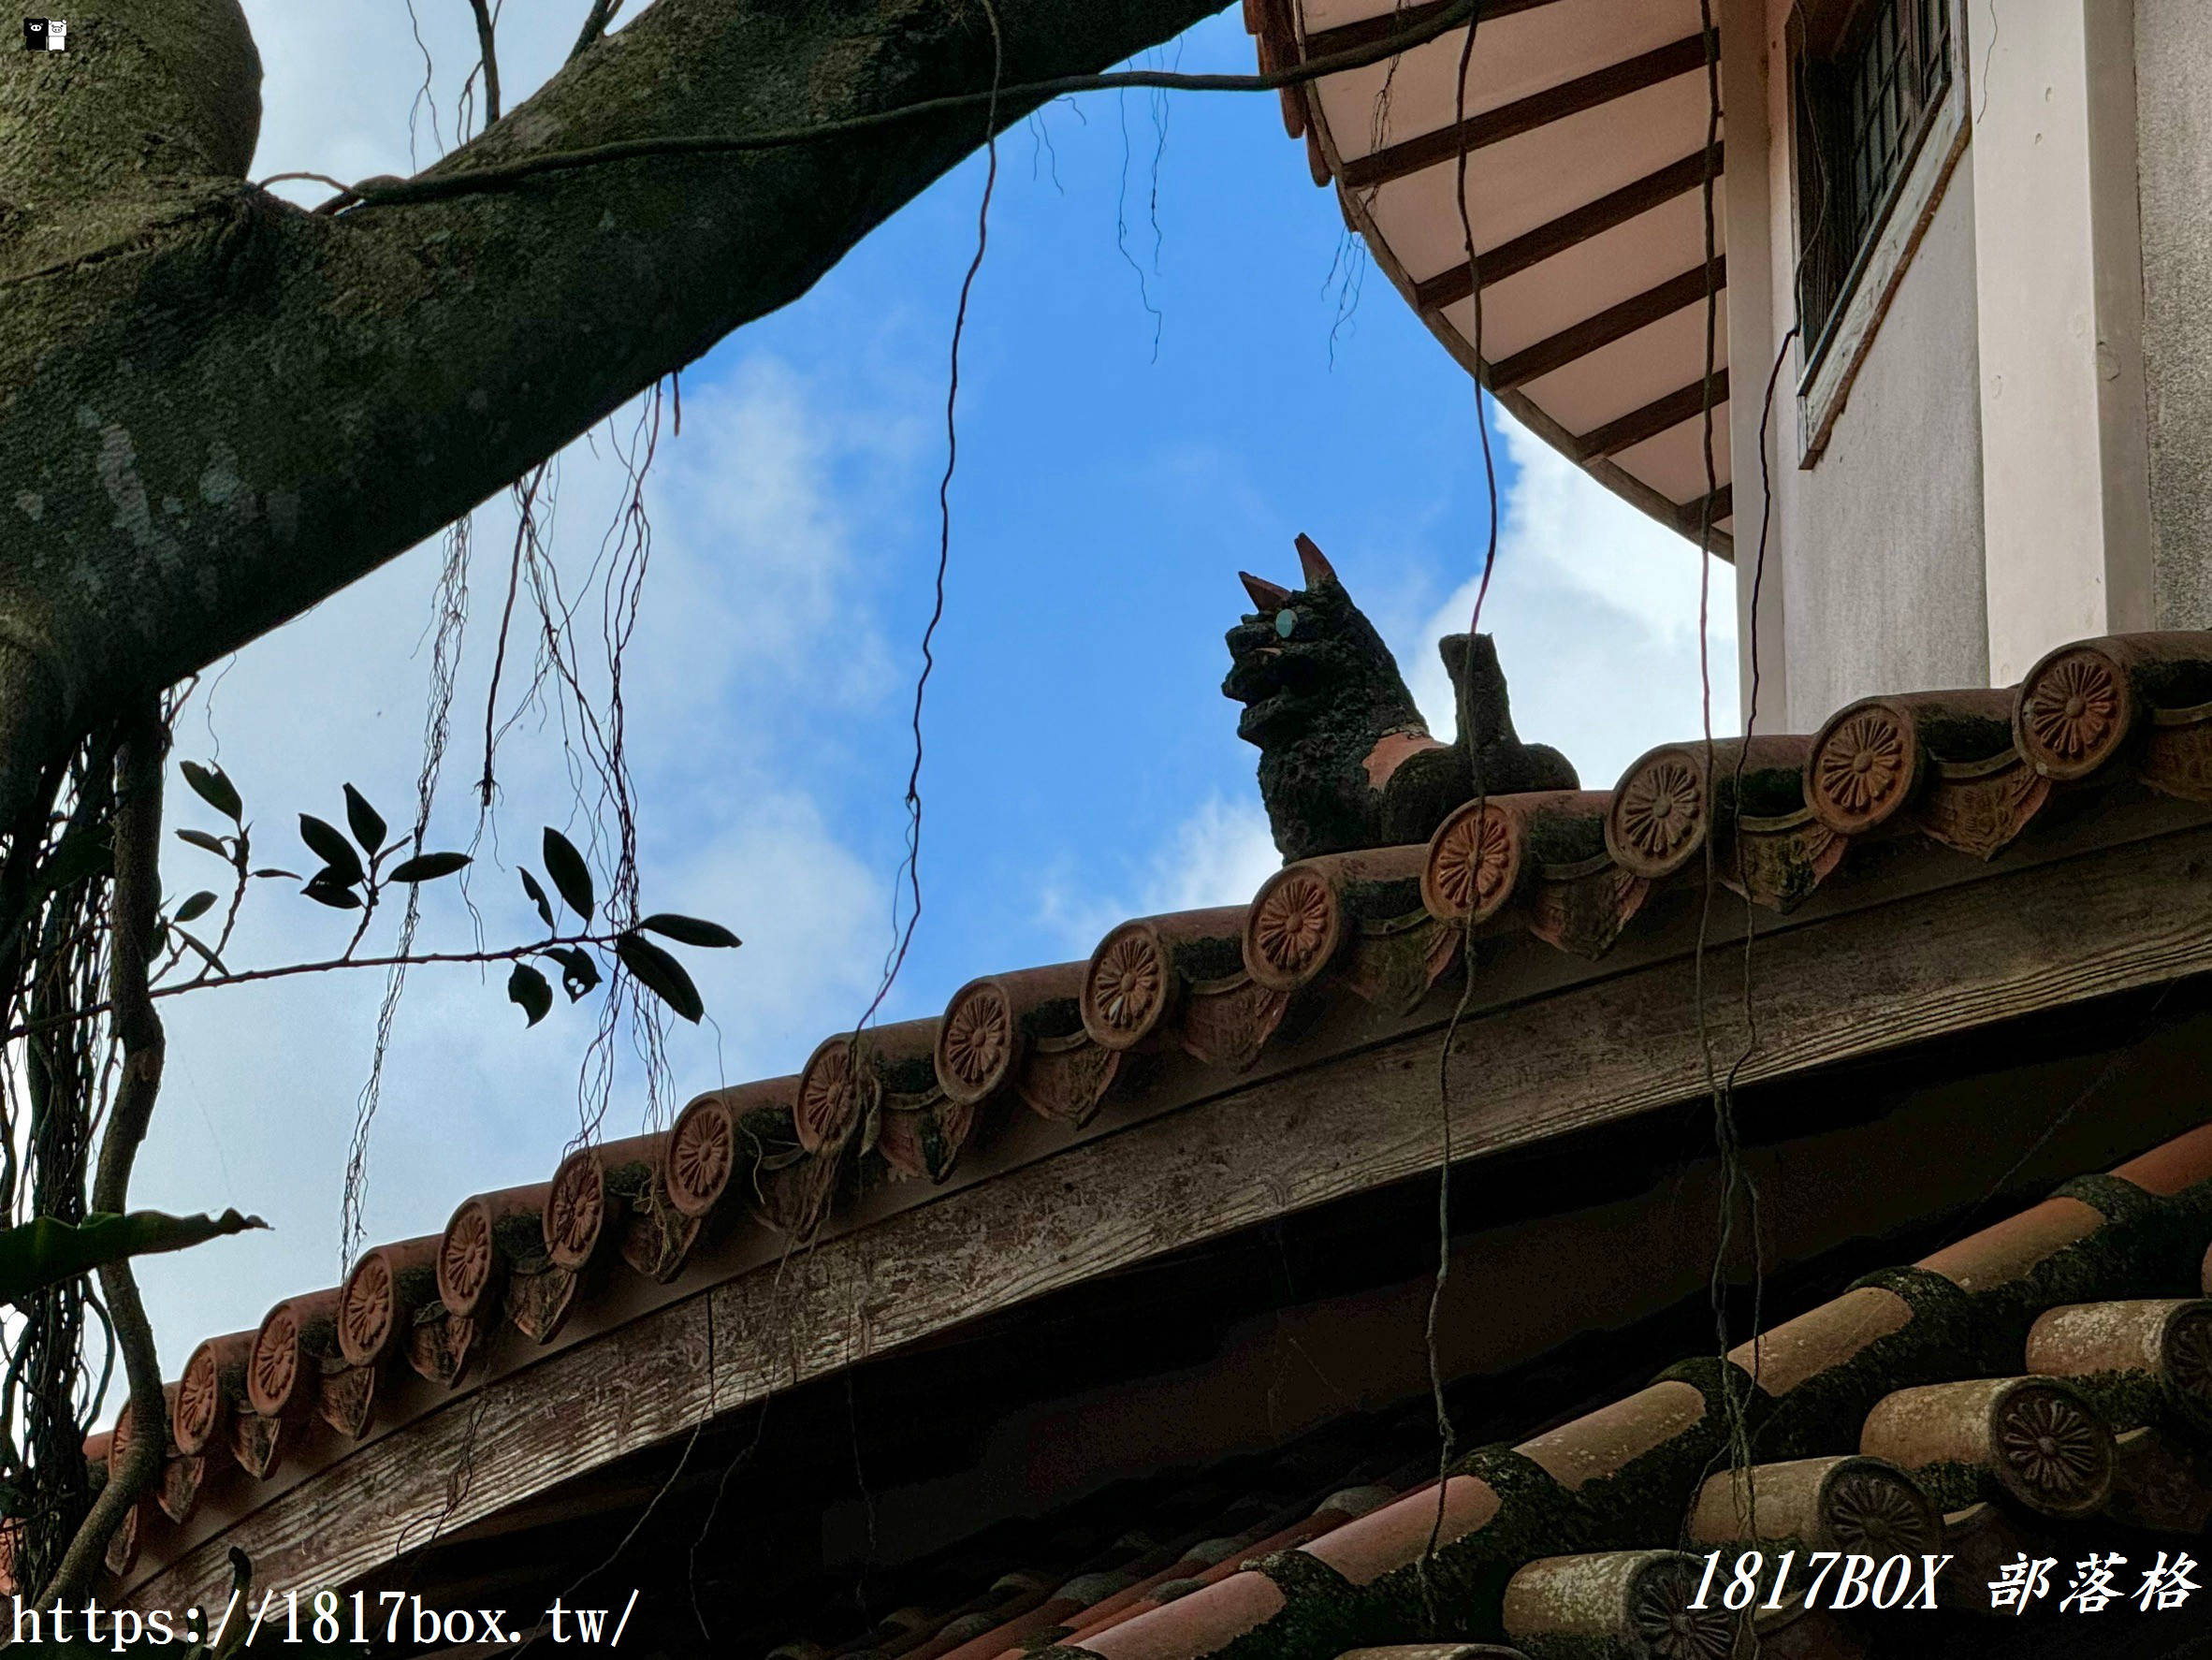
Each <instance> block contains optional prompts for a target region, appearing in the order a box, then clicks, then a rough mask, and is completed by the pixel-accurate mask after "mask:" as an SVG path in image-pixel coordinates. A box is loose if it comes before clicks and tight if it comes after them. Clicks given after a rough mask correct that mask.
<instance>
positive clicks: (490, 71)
mask: <svg viewBox="0 0 2212 1660" xmlns="http://www.w3.org/2000/svg"><path fill="white" fill-rule="evenodd" d="M469 7H470V8H471V9H472V10H473V11H474V12H475V14H476V50H477V51H478V52H479V53H480V54H482V58H483V64H484V124H485V125H486V126H489V125H491V124H492V123H493V122H495V121H497V120H499V118H500V52H499V42H498V40H497V39H496V38H495V36H494V31H493V28H492V22H491V0H469Z"/></svg>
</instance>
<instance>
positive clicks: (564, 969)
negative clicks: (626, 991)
mask: <svg viewBox="0 0 2212 1660" xmlns="http://www.w3.org/2000/svg"><path fill="white" fill-rule="evenodd" d="M546 956H548V957H550V958H551V959H552V960H553V961H555V962H557V963H559V964H560V989H561V990H562V991H564V992H566V993H568V1000H569V1001H570V1002H572V1003H573V1002H575V1001H576V1000H577V999H578V998H580V997H583V996H584V995H585V994H586V993H587V992H589V990H590V989H591V988H592V987H593V986H595V985H597V984H598V983H599V965H598V964H597V963H595V962H593V961H592V960H591V954H590V953H589V952H588V951H586V950H584V949H583V948H582V947H581V946H575V945H557V946H555V947H554V948H553V949H552V950H550V951H548V952H546Z"/></svg>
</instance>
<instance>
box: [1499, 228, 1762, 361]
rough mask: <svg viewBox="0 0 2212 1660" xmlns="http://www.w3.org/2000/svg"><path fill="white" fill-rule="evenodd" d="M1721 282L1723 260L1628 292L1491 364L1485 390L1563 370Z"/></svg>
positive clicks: (1725, 282)
mask: <svg viewBox="0 0 2212 1660" xmlns="http://www.w3.org/2000/svg"><path fill="white" fill-rule="evenodd" d="M1727 285H1728V262H1727V260H1726V259H1724V258H1723V259H1715V260H1714V261H1713V262H1712V263H1711V264H1710V266H1706V265H1700V266H1698V267H1696V268H1695V269H1692V270H1686V271H1684V272H1682V274H1681V276H1679V277H1669V278H1667V279H1666V282H1664V283H1661V284H1657V285H1656V286H1654V287H1651V288H1647V289H1645V290H1644V291H1643V292H1642V293H1641V294H1634V295H1631V296H1629V298H1628V299H1624V300H1623V301H1622V302H1621V303H1620V304H1619V305H1611V306H1608V307H1607V308H1606V309H1605V310H1604V311H1602V312H1598V313H1594V315H1592V316H1588V317H1585V318H1583V319H1582V320H1581V321H1580V322H1579V323H1577V324H1574V325H1572V326H1571V327H1569V328H1563V329H1561V330H1560V331H1559V332H1558V333H1557V334H1554V335H1552V336H1550V338H1549V339H1546V340H1540V341H1538V342H1535V344H1534V345H1532V346H1524V347H1523V348H1522V349H1521V350H1520V351H1518V352H1515V353H1514V354H1513V355H1512V356H1511V357H1505V358H1501V359H1500V360H1499V361H1497V362H1495V363H1492V365H1491V366H1490V389H1491V390H1492V391H1493V392H1510V391H1511V390H1512V389H1513V388H1514V387H1516V386H1526V385H1528V383H1529V382H1531V381H1533V380H1536V379H1539V378H1541V377H1542V376H1544V375H1547V374H1550V372H1551V371H1553V370H1555V369H1564V368H1565V367H1566V366H1567V365H1568V364H1570V363H1572V362H1574V361H1575V360H1576V359H1578V358H1580V357H1589V356H1590V354H1591V353H1593V352H1595V351H1599V350H1601V349H1603V348H1604V347H1606V346H1609V345H1611V344H1612V343H1613V342H1615V341H1617V340H1624V339H1626V338H1627V337H1628V336H1629V335H1632V334H1634V333H1635V332H1636V331H1637V329H1639V328H1648V327H1649V326H1650V325H1652V324H1653V323H1656V322H1658V321H1659V319H1660V318H1662V317H1670V316H1672V315H1673V314H1674V313H1677V312H1679V311H1681V310H1683V309H1685V308H1686V307H1689V306H1693V305H1696V304H1698V303H1699V302H1701V301H1704V300H1706V299H1710V297H1711V296H1713V295H1716V294H1718V293H1719V292H1720V291H1721V290H1722V289H1724V288H1725V287H1726V286H1727Z"/></svg>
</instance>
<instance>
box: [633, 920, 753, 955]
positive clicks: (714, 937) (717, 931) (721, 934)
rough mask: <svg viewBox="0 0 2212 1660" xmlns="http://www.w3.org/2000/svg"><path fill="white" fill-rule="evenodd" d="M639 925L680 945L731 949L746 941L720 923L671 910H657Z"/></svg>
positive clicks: (723, 949)
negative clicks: (701, 919)
mask: <svg viewBox="0 0 2212 1660" xmlns="http://www.w3.org/2000/svg"><path fill="white" fill-rule="evenodd" d="M638 926H639V927H641V928H649V929H651V930H652V932H654V933H656V934H662V935H665V936H666V937H667V938H669V939H673V940H675V941H676V942H677V944H678V945H701V946H706V947H710V948H714V949H719V950H722V951H729V950H733V949H735V947H737V946H740V945H742V944H744V943H745V941H744V940H742V939H738V938H737V936H736V935H735V934H733V933H731V932H730V930H729V929H727V928H725V927H723V926H722V925H721V924H720V923H707V922H701V921H700V920H699V919H698V918H697V917H695V916H677V914H676V913H675V912H674V911H669V910H656V911H655V912H653V914H652V915H650V916H648V917H647V918H646V919H645V921H643V922H641V923H639V924H638Z"/></svg>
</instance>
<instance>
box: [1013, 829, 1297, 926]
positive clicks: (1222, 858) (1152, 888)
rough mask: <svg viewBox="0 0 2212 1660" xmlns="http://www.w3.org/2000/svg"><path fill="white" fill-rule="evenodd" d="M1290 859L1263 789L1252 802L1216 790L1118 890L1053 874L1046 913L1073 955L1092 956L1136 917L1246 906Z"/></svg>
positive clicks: (1042, 911)
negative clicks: (1279, 847)
mask: <svg viewBox="0 0 2212 1660" xmlns="http://www.w3.org/2000/svg"><path fill="white" fill-rule="evenodd" d="M1282 864H1283V858H1282V855H1281V854H1280V853H1278V852H1275V844H1274V837H1273V835H1272V834H1271V833H1270V832H1269V830H1268V827H1267V814H1266V813H1265V812H1263V811H1262V810H1261V809H1260V806H1259V799H1258V792H1257V790H1255V792H1254V794H1253V798H1252V799H1251V800H1249V801H1240V802H1230V801H1225V800H1224V799H1222V798H1221V797H1220V796H1218V795H1209V796H1208V797H1206V799H1205V800H1203V801H1201V803H1200V804H1199V805H1198V807H1197V808H1196V809H1195V810H1194V811H1192V812H1191V813H1190V814H1189V815H1188V816H1187V817H1186V818H1185V819H1183V820H1182V821H1181V822H1180V823H1177V824H1176V825H1175V827H1174V828H1173V829H1171V830H1170V831H1169V832H1168V834H1167V835H1166V836H1165V837H1162V838H1161V839H1160V841H1159V842H1158V844H1157V846H1156V847H1155V848H1154V849H1153V851H1152V852H1151V853H1150V854H1149V855H1148V856H1147V857H1146V858H1145V859H1144V860H1143V862H1142V864H1141V865H1140V866H1137V867H1136V868H1135V869H1134V870H1132V871H1131V872H1129V873H1128V877H1127V879H1126V884H1125V885H1124V886H1122V887H1121V889H1120V890H1119V892H1118V893H1117V894H1113V895H1100V894H1099V892H1098V891H1097V890H1096V889H1095V888H1093V887H1088V886H1084V885H1080V884H1078V883H1077V882H1075V881H1069V880H1055V881H1047V882H1046V883H1045V885H1044V888H1043V890H1042V893H1041V896H1040V898H1039V902H1038V916H1039V920H1040V921H1041V923H1042V924H1043V925H1045V926H1046V927H1048V928H1050V929H1052V930H1054V931H1055V933H1057V934H1058V935H1059V937H1060V938H1061V939H1064V940H1065V941H1066V942H1067V947H1068V950H1069V951H1070V954H1073V955H1076V956H1087V955H1088V954H1090V951H1091V949H1092V947H1094V946H1096V945H1097V944H1098V942H1099V939H1101V938H1103V937H1104V935H1105V934H1106V932H1107V930H1108V929H1110V928H1113V927H1114V926H1116V925H1119V924H1120V923H1122V922H1124V921H1126V920H1128V918H1130V917H1132V916H1157V915H1159V914H1161V913H1162V912H1165V911H1171V910H1204V909H1206V908H1207V907H1209V906H1215V905H1242V904H1243V903H1244V901H1245V900H1247V899H1249V898H1251V897H1252V896H1253V894H1254V893H1256V892H1257V891H1258V890H1259V884H1260V883H1261V882H1263V881H1266V880H1267V879H1268V878H1269V877H1270V876H1272V875H1273V874H1274V872H1275V871H1277V870H1279V869H1281V868H1282Z"/></svg>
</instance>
